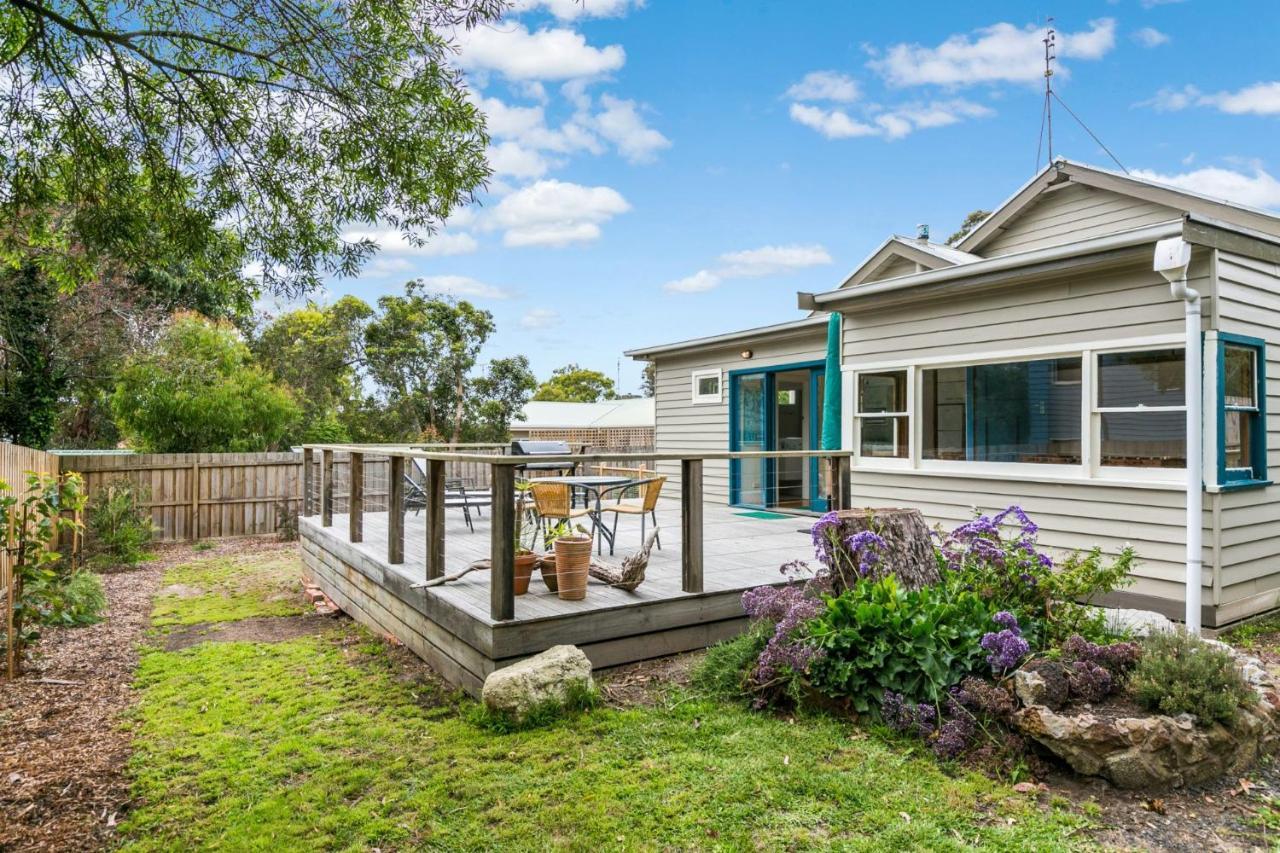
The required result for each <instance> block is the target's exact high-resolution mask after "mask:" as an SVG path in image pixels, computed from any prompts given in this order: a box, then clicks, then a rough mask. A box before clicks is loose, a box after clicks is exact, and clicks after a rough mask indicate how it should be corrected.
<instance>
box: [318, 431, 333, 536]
mask: <svg viewBox="0 0 1280 853" xmlns="http://www.w3.org/2000/svg"><path fill="white" fill-rule="evenodd" d="M320 526H321V527H333V451H332V450H322V451H320Z"/></svg>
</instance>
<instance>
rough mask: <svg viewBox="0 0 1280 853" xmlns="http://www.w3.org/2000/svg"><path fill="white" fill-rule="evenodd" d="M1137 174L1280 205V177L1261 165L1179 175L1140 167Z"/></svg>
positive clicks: (1243, 201)
mask: <svg viewBox="0 0 1280 853" xmlns="http://www.w3.org/2000/svg"><path fill="white" fill-rule="evenodd" d="M1133 175H1134V176H1135V177H1138V178H1146V179H1147V180H1150V181H1159V182H1160V183H1162V184H1168V185H1170V186H1174V187H1180V188H1182V189H1185V190H1191V191H1192V192H1197V193H1202V194H1204V195H1207V196H1212V197H1214V198H1220V199H1225V200H1226V201H1232V202H1235V203H1237V204H1244V205H1248V206H1250V207H1273V208H1280V181H1278V180H1276V179H1275V178H1274V177H1272V176H1271V175H1270V174H1269V173H1268V172H1266V171H1265V170H1264V169H1262V168H1261V167H1260V166H1254V167H1253V174H1251V175H1250V174H1245V173H1243V172H1236V171H1232V170H1231V169H1222V168H1217V167H1212V166H1208V167H1205V168H1203V169H1196V170H1194V171H1191V172H1183V173H1182V174H1177V175H1165V174H1161V173H1159V172H1155V171H1152V170H1150V169H1138V170H1135V171H1134V172H1133Z"/></svg>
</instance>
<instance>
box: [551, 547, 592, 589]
mask: <svg viewBox="0 0 1280 853" xmlns="http://www.w3.org/2000/svg"><path fill="white" fill-rule="evenodd" d="M592 544H593V543H592V540H591V537H589V536H583V537H565V538H562V539H557V540H556V583H557V584H558V585H559V590H558V592H559V595H560V597H561V598H562V599H564V600H565V601H580V600H582V599H584V598H586V597H587V570H588V569H590V568H591V546H592Z"/></svg>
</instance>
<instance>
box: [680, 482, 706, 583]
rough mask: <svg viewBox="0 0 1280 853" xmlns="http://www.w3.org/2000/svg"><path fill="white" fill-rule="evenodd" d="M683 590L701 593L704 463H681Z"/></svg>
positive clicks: (681, 577) (681, 561)
mask: <svg viewBox="0 0 1280 853" xmlns="http://www.w3.org/2000/svg"><path fill="white" fill-rule="evenodd" d="M680 540H681V546H680V547H681V554H680V566H681V573H680V588H681V589H683V590H684V591H685V592H702V460H701V459H681V460H680Z"/></svg>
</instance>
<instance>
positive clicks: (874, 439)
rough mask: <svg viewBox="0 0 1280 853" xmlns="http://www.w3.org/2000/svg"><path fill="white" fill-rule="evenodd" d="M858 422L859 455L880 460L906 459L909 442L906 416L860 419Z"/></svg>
mask: <svg viewBox="0 0 1280 853" xmlns="http://www.w3.org/2000/svg"><path fill="white" fill-rule="evenodd" d="M859 421H860V423H861V429H860V433H861V440H860V441H859V453H861V454H862V455H863V456H875V457H880V458H886V457H887V458H896V459H906V458H907V450H908V445H909V441H908V434H907V416H906V415H899V416H898V417H896V418H860V419H859Z"/></svg>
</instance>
